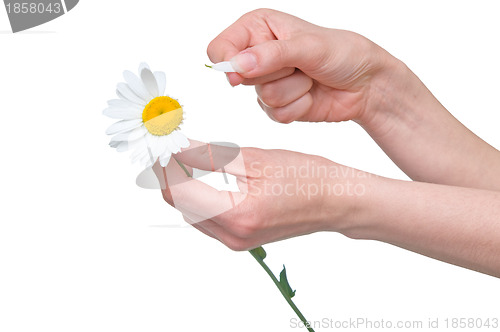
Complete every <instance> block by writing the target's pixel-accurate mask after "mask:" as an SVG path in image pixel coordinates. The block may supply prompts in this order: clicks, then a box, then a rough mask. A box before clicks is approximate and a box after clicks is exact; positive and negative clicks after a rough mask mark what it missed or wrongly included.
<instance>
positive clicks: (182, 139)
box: [171, 130, 189, 150]
mask: <svg viewBox="0 0 500 332" xmlns="http://www.w3.org/2000/svg"><path fill="white" fill-rule="evenodd" d="M171 136H172V138H173V140H174V142H175V144H176V145H177V146H178V147H179V148H187V147H188V146H189V140H188V139H187V138H186V136H184V134H183V133H181V132H180V131H177V130H176V131H174V132H172V134H171ZM179 150H180V149H179Z"/></svg>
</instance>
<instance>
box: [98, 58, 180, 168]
mask: <svg viewBox="0 0 500 332" xmlns="http://www.w3.org/2000/svg"><path fill="white" fill-rule="evenodd" d="M123 77H124V79H125V83H118V85H117V88H116V94H117V95H118V97H119V99H112V100H109V101H108V106H109V107H108V108H106V109H105V110H104V111H103V114H104V115H106V116H108V117H110V118H113V119H120V121H118V122H116V123H114V124H112V125H111V126H110V127H109V128H108V129H107V130H106V134H108V135H114V136H113V137H112V138H111V142H110V143H109V145H110V146H111V147H113V148H116V150H117V151H118V152H123V151H128V150H133V152H132V154H131V155H130V159H131V160H132V162H133V163H135V162H140V163H141V164H142V165H143V166H145V167H146V168H147V167H150V166H152V165H153V164H154V163H155V162H156V161H157V160H159V161H160V165H161V166H163V167H165V166H166V165H167V164H168V162H169V160H170V157H171V156H172V154H175V153H177V152H179V151H180V150H181V148H186V147H188V146H189V141H188V139H187V138H186V136H184V135H183V134H182V133H181V132H180V131H179V126H180V125H181V123H182V120H183V119H184V111H183V109H182V106H181V105H180V104H179V102H178V101H177V100H176V99H173V98H171V97H168V96H165V95H164V92H165V85H166V79H165V73H163V72H158V71H156V72H152V71H151V69H149V66H148V65H147V64H146V63H141V64H140V66H139V75H138V76H137V75H135V74H134V73H132V72H131V71H128V70H126V71H124V72H123Z"/></svg>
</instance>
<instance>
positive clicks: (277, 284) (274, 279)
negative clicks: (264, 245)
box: [249, 249, 314, 332]
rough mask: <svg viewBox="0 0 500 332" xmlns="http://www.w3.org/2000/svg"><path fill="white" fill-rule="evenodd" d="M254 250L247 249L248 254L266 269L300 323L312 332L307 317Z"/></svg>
mask: <svg viewBox="0 0 500 332" xmlns="http://www.w3.org/2000/svg"><path fill="white" fill-rule="evenodd" d="M254 250H255V249H254ZM254 250H249V252H250V254H251V255H252V256H253V258H255V260H256V261H257V262H258V263H259V264H260V266H262V268H263V269H264V271H266V273H267V274H268V275H269V277H270V278H271V280H272V281H273V282H274V284H275V285H276V287H278V289H279V291H280V292H281V295H283V297H284V298H285V300H286V302H288V304H289V305H290V307H291V308H292V309H293V311H294V312H295V314H297V316H298V317H299V318H300V320H301V321H302V323H304V326H305V327H306V328H307V330H308V331H309V332H314V330H313V329H312V328H311V327H310V326H309V325H310V324H309V323H308V322H307V319H306V318H305V317H304V315H303V314H302V313H301V312H300V310H299V308H297V306H296V305H295V303H293V301H292V299H291V298H290V296H288V295H287V293H286V292H285V290H284V289H283V287H281V284H280V283H279V281H278V279H276V277H275V276H274V274H273V272H272V271H271V269H270V268H269V267H268V266H267V264H266V263H265V262H264V259H262V257H261V256H259V255H258V254H257V253H256V252H255V251H254Z"/></svg>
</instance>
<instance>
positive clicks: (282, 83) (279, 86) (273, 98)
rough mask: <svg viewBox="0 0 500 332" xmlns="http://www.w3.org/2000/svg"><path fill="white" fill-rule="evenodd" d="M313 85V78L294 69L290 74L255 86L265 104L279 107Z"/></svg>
mask: <svg viewBox="0 0 500 332" xmlns="http://www.w3.org/2000/svg"><path fill="white" fill-rule="evenodd" d="M312 85H313V80H312V79H311V78H310V77H309V76H307V75H306V74H304V73H303V72H301V71H300V70H296V71H295V72H294V73H293V74H292V75H290V76H288V77H285V78H282V79H279V80H276V81H272V82H269V83H266V84H260V85H256V86H255V90H256V91H257V95H258V96H259V99H260V100H261V101H262V102H263V103H264V104H265V105H267V106H269V107H272V108H279V107H283V106H285V105H288V104H290V103H292V102H294V101H296V100H298V99H299V98H301V97H302V96H304V95H305V94H306V93H307V92H309V90H310V89H311V87H312Z"/></svg>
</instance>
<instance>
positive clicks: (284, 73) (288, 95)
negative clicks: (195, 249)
mask: <svg viewBox="0 0 500 332" xmlns="http://www.w3.org/2000/svg"><path fill="white" fill-rule="evenodd" d="M208 56H209V57H210V60H211V61H212V62H220V61H227V60H231V62H232V63H233V66H234V67H235V68H237V70H238V73H229V74H228V78H229V80H230V83H231V84H232V85H238V84H245V85H255V88H256V91H257V94H258V97H259V99H258V100H259V104H260V106H261V107H262V109H263V110H264V111H265V112H266V113H267V114H268V115H269V117H270V118H272V119H274V120H275V121H278V122H284V123H289V122H292V121H296V120H299V121H346V120H360V121H363V119H364V118H366V117H369V116H370V113H371V112H372V111H373V109H375V108H377V107H378V105H377V103H375V100H376V99H379V98H373V94H374V92H376V91H377V90H379V88H378V86H379V85H380V86H383V85H384V80H385V77H386V75H385V74H384V71H385V70H386V69H387V67H388V63H389V61H390V60H391V59H392V60H393V59H394V58H392V57H391V56H390V55H389V54H388V53H387V52H385V51H384V50H383V49H381V48H380V47H378V46H377V45H376V44H374V43H372V42H371V41H369V40H368V39H366V38H364V37H362V36H360V35H358V34H356V33H353V32H349V31H343V30H334V29H326V28H322V27H319V26H316V25H313V24H311V23H308V22H306V21H303V20H301V19H299V18H296V17H294V16H291V15H288V14H285V13H281V12H278V11H274V10H269V9H259V10H256V11H253V12H250V13H248V14H246V15H244V16H243V17H241V18H240V19H239V20H238V21H236V22H235V23H234V24H233V25H231V26H230V27H229V28H227V29H226V30H225V31H223V32H222V33H221V34H220V35H219V36H217V38H215V39H214V40H213V41H212V42H211V43H210V45H209V46H208ZM380 89H381V88H380ZM374 103H375V104H374Z"/></svg>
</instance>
